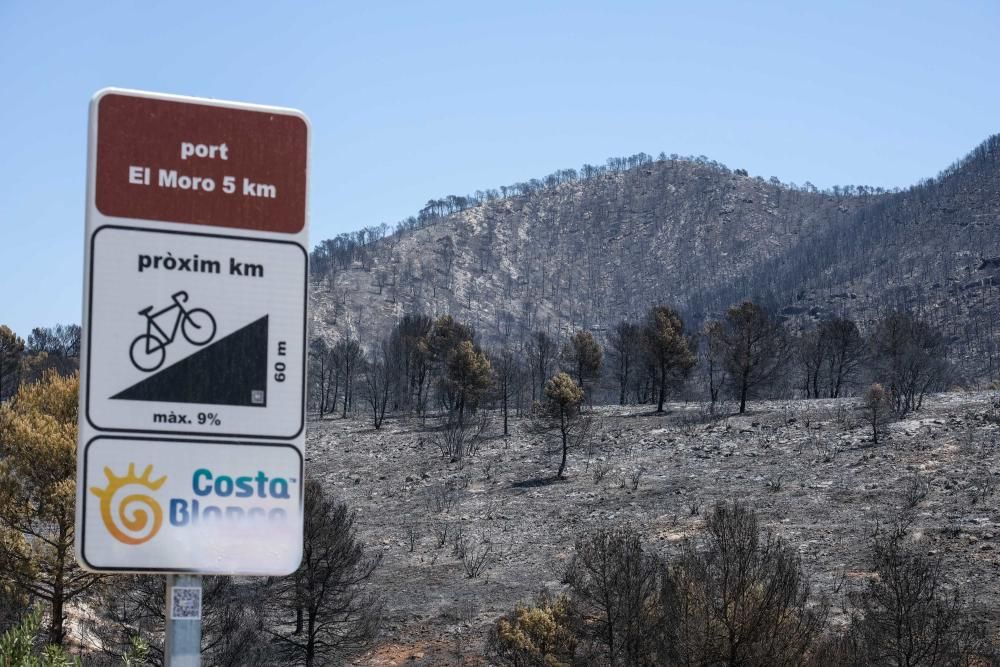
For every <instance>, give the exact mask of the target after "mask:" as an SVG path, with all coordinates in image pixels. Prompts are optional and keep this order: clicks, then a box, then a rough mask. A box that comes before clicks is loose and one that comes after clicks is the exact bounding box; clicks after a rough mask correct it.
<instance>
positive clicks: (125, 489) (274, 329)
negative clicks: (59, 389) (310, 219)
mask: <svg viewBox="0 0 1000 667" xmlns="http://www.w3.org/2000/svg"><path fill="white" fill-rule="evenodd" d="M308 135H309V126H308V121H307V120H306V118H305V117H304V116H303V115H302V114H301V113H300V112H298V111H294V110H290V109H281V108H275V107H264V106H257V105H249V104H239V103H231V102H220V101H217V100H206V99H195V98H184V97H176V96H171V95H162V94H155V93H144V92H136V91H127V90H116V89H107V90H103V91H101V92H99V93H98V94H97V95H96V96H95V97H94V99H93V101H92V102H91V107H90V131H89V150H88V179H87V222H86V238H85V252H84V262H85V270H84V273H85V276H84V299H83V326H82V330H83V334H82V350H81V374H80V440H79V444H78V451H77V454H78V456H77V461H78V462H77V504H76V508H77V510H76V511H77V516H76V554H77V559H78V560H79V561H80V563H81V564H82V565H83V567H85V568H87V569H89V570H94V571H101V572H147V573H167V574H169V575H170V578H169V582H168V591H167V593H168V598H167V599H168V614H167V621H168V651H167V655H168V661H170V662H171V664H177V665H180V664H185V665H187V664H197V654H198V650H197V647H195V650H194V655H195V662H189V661H182V656H185V655H188V653H190V651H189V649H190V648H191V647H190V645H189V643H186V642H187V641H188V640H186V639H185V637H187V638H189V639H190V637H192V636H194V637H197V636H198V635H199V634H200V620H194V619H192V618H190V617H189V616H183V615H181V616H178V615H177V614H183V613H191V610H192V609H194V608H196V609H197V614H198V619H200V614H201V604H200V599H201V598H200V591H201V588H200V586H201V584H200V575H202V574H228V575H272V576H280V575H285V574H289V573H291V572H293V571H294V570H295V569H296V568H297V567H298V564H299V561H300V560H301V549H302V503H303V486H304V484H303V482H304V480H303V460H304V457H303V450H304V442H305V436H304V426H305V395H306V392H305V389H306V377H305V360H306V307H307V285H308V266H307V264H308V252H307V244H308V237H307V231H308V225H307V172H308ZM195 591H197V596H196V597H197V601H198V603H197V605H193V602H192V600H193V599H194V597H195ZM185 660H186V658H185Z"/></svg>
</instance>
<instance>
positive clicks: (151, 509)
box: [90, 463, 167, 544]
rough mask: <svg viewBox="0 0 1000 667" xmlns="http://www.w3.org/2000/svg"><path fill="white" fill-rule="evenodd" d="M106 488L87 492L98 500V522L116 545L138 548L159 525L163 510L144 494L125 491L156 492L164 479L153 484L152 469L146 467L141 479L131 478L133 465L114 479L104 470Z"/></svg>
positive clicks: (113, 474) (113, 475)
mask: <svg viewBox="0 0 1000 667" xmlns="http://www.w3.org/2000/svg"><path fill="white" fill-rule="evenodd" d="M104 474H105V475H106V476H107V478H108V485H107V486H106V487H105V488H103V489H101V488H98V487H96V486H93V487H91V488H90V491H91V493H93V494H94V495H96V496H97V497H98V498H100V499H101V518H102V519H103V520H104V525H105V527H107V529H108V532H109V533H111V535H112V536H114V538H115V539H116V540H118V541H119V542H123V543H125V544H142V543H143V542H148V541H149V540H151V539H153V536H154V535H156V533H157V532H159V530H160V526H161V525H162V524H163V510H162V509H161V508H160V503H158V502H156V501H155V500H154V499H153V498H152V497H150V496H148V495H146V494H144V493H133V492H131V491H132V489H129V488H128V487H137V486H138V487H143V488H144V489H148V490H150V491H156V490H158V489H159V488H160V487H161V486H163V483H164V482H166V481H167V478H166V476H165V475H164V476H163V477H161V478H160V479H158V480H156V481H153V480H151V479H150V475H152V474H153V466H152V465H148V466H146V469H145V470H143V472H142V476H141V477H137V476H136V474H135V464H134V463H130V464H129V465H128V474H127V475H125V476H124V477H118V476H116V475H115V473H114V472H112V470H111V468H108V467H105V468H104Z"/></svg>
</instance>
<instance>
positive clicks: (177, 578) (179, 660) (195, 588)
mask: <svg viewBox="0 0 1000 667" xmlns="http://www.w3.org/2000/svg"><path fill="white" fill-rule="evenodd" d="M166 601H167V640H166V642H165V644H164V649H163V663H164V665H166V667H200V665H201V577H200V576H198V575H195V574H168V575H167V600H166Z"/></svg>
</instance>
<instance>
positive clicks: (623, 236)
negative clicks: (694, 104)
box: [312, 135, 1000, 379]
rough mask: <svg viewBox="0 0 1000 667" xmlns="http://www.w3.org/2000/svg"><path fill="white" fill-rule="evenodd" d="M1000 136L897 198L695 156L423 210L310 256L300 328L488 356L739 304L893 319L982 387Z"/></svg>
mask: <svg viewBox="0 0 1000 667" xmlns="http://www.w3.org/2000/svg"><path fill="white" fill-rule="evenodd" d="M998 162H1000V135H998V136H993V137H991V138H990V139H988V140H987V141H985V142H984V143H983V144H981V145H980V146H979V147H977V148H976V149H975V150H973V151H972V152H971V153H970V154H969V155H968V156H966V157H965V158H964V159H962V160H960V161H959V162H956V163H955V164H954V165H952V166H951V167H949V168H948V169H946V170H945V171H943V172H942V173H941V174H940V175H938V176H937V177H935V178H933V179H928V180H926V181H924V182H922V183H919V184H917V185H915V186H913V187H911V188H909V189H906V190H903V191H896V192H886V191H884V190H882V189H880V188H870V187H852V186H848V187H846V188H835V189H834V190H833V191H827V192H820V191H817V190H816V189H815V188H813V187H812V186H811V185H809V184H806V185H805V186H803V187H798V186H794V185H790V184H783V183H780V182H779V181H778V180H777V179H774V178H772V179H770V180H764V179H762V178H760V177H751V176H749V175H747V174H746V172H744V171H742V170H730V169H728V168H726V167H725V166H723V165H719V164H717V163H713V162H709V161H708V160H706V159H704V158H698V159H682V158H677V157H676V156H674V157H671V158H667V157H666V156H663V155H661V157H660V159H657V160H653V159H651V158H648V157H647V156H643V155H641V154H640V156H633V157H632V158H628V159H616V160H609V164H608V166H607V167H602V168H600V169H596V168H592V167H588V166H585V167H584V169H583V170H581V172H580V173H579V174H577V172H575V171H573V170H567V171H564V172H557V174H555V175H553V176H550V177H549V178H548V179H545V181H541V182H540V181H532V182H530V183H523V184H517V185H516V186H511V187H510V188H503V189H502V190H503V193H502V195H501V193H498V192H496V191H488V192H486V193H477V196H475V197H470V198H465V197H461V198H456V197H449V198H447V199H445V200H432V201H430V202H428V206H427V208H425V209H424V211H422V212H421V217H420V219H411V220H410V221H409V222H408V223H407V224H402V225H401V226H400V228H399V229H398V230H397V231H396V232H395V233H393V234H390V235H386V234H385V232H386V230H385V228H384V227H383V228H382V229H381V233H369V234H367V235H360V239H359V238H358V237H357V236H355V237H353V238H348V237H343V238H340V239H336V240H331V241H329V242H326V243H324V244H321V245H320V246H319V247H318V248H317V250H316V251H315V252H314V254H313V266H314V275H313V291H312V299H313V306H314V308H313V318H314V322H313V331H314V333H315V334H316V335H321V336H324V337H328V338H336V337H339V336H342V335H345V334H350V335H353V336H356V337H358V338H360V339H361V340H362V341H363V342H365V341H368V340H370V339H371V338H372V337H373V336H375V335H382V334H383V333H384V332H385V331H387V330H388V328H389V326H391V324H393V323H394V322H395V321H396V319H397V318H398V317H399V316H400V315H401V314H402V313H404V312H426V313H451V314H453V315H454V316H456V317H458V318H460V319H461V320H463V321H467V322H469V323H471V324H472V325H474V326H475V328H476V330H477V331H478V332H479V335H480V336H481V337H482V338H483V339H484V340H486V341H490V340H497V339H499V338H503V337H511V338H513V339H514V340H517V339H520V338H522V337H523V336H525V335H526V334H527V333H529V332H530V331H532V330H545V331H547V332H548V333H550V334H553V335H557V336H564V335H565V334H566V333H567V332H568V331H570V330H572V329H576V328H588V329H591V330H594V331H596V332H598V333H600V332H602V331H604V330H606V329H607V328H608V327H609V326H611V325H613V324H614V323H615V322H617V321H619V320H621V319H629V318H637V317H638V316H639V315H640V314H641V313H643V312H644V311H645V310H646V309H647V308H648V307H649V306H650V305H651V304H654V303H668V304H673V305H674V306H676V307H678V308H679V309H680V310H681V311H682V312H684V313H685V314H686V316H687V317H688V319H689V321H691V322H692V323H697V322H699V321H701V320H703V319H704V318H706V317H709V316H714V315H716V314H718V313H720V312H721V311H722V310H723V309H724V308H725V307H726V306H728V305H730V304H731V303H733V302H735V301H737V300H739V299H741V298H745V297H750V298H754V299H756V300H760V301H763V302H765V303H767V304H768V305H769V306H770V307H772V308H774V309H775V310H777V311H780V312H782V313H783V314H784V315H785V316H787V317H788V318H789V319H790V320H791V324H792V325H793V326H801V325H807V324H808V321H809V320H811V319H819V318H821V317H823V316H825V315H827V314H834V313H836V314H847V315H849V316H852V317H854V318H856V319H858V320H859V323H860V324H861V325H862V327H863V328H864V326H865V325H866V323H868V322H870V321H872V320H873V319H875V318H876V317H878V316H879V315H881V314H883V313H884V312H885V311H887V310H890V309H893V308H904V309H908V310H912V311H915V312H918V313H919V314H921V315H922V316H924V317H927V318H929V319H931V320H932V321H933V322H935V323H936V324H937V325H938V326H940V327H941V328H942V329H943V330H945V331H946V333H947V334H948V336H949V337H950V339H951V342H952V346H953V349H954V350H955V352H956V357H957V358H958V359H959V360H960V362H961V365H962V366H963V367H964V370H965V371H966V373H967V374H968V375H970V376H975V377H977V378H980V379H987V378H990V379H991V378H993V377H994V376H995V370H994V369H995V360H994V357H995V354H996V353H995V351H994V347H995V343H994V339H995V335H996V333H995V332H994V326H993V323H994V320H995V319H996V314H997V310H998V308H997V306H998V303H997V302H998V298H997V286H998V285H1000V259H997V258H1000V169H998V166H1000V165H998Z"/></svg>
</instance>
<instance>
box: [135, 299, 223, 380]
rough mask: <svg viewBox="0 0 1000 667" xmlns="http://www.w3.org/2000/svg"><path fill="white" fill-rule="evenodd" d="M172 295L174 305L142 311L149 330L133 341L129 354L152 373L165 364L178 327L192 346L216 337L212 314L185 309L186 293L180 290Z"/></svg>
mask: <svg viewBox="0 0 1000 667" xmlns="http://www.w3.org/2000/svg"><path fill="white" fill-rule="evenodd" d="M170 298H171V299H173V304H172V305H170V306H167V307H166V308H163V309H162V310H158V311H156V312H153V306H147V307H146V308H143V309H142V310H140V311H139V314H140V315H142V316H143V317H145V318H146V333H144V334H139V335H138V336H137V337H136V339H135V340H133V341H132V345H131V347H129V357H130V358H131V359H132V365H133V366H135V367H136V368H138V369H139V370H141V371H146V372H147V373H149V372H152V371H155V370H156V369H157V368H159V367H160V366H162V365H163V362H164V361H165V360H166V358H167V350H166V348H167V345H170V344H171V343H173V342H174V339H175V338H176V337H177V330H178V329H180V331H181V334H182V335H183V336H184V338H185V340H187V342H189V343H191V344H192V345H205V344H206V343H208V342H209V341H211V340H212V338H214V337H215V318H214V317H212V313H210V312H208V311H207V310H205V309H204V308H192V309H190V310H188V309H187V308H185V307H184V304H185V303H187V300H188V293H187V292H184V291H181V292H177V293H175V294H173V295H171V297H170ZM171 318H173V321H172V322H171V321H170V320H171ZM157 320H159V322H158V321H157ZM161 324H165V325H166V326H161ZM168 332H169V333H168Z"/></svg>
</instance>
